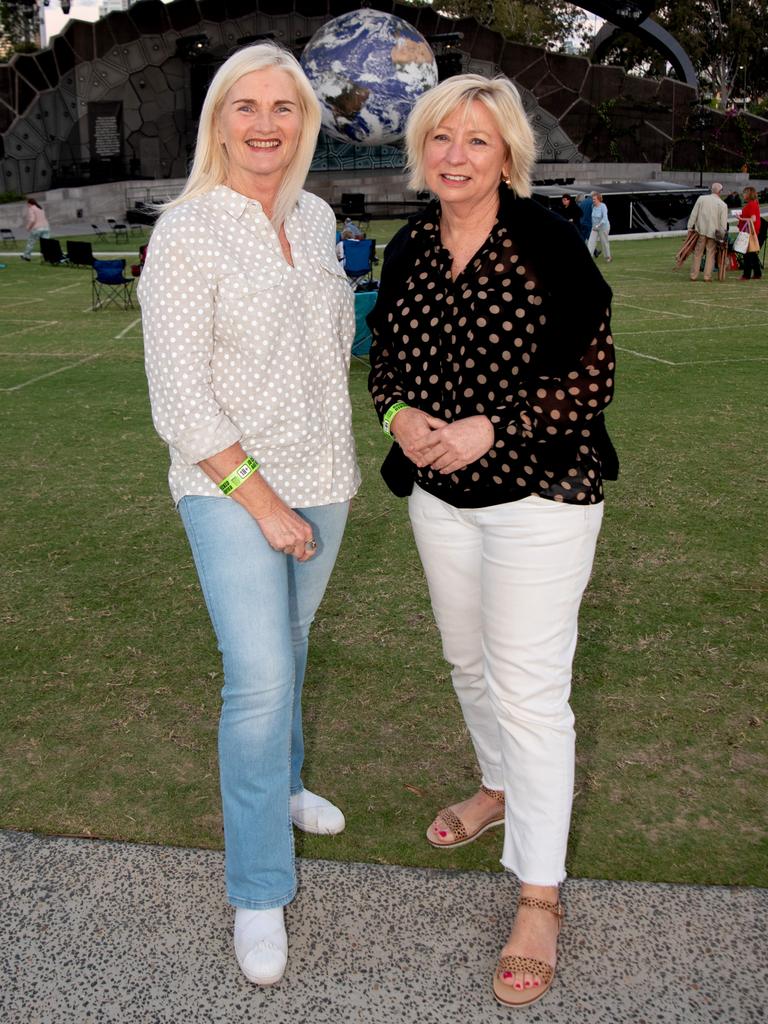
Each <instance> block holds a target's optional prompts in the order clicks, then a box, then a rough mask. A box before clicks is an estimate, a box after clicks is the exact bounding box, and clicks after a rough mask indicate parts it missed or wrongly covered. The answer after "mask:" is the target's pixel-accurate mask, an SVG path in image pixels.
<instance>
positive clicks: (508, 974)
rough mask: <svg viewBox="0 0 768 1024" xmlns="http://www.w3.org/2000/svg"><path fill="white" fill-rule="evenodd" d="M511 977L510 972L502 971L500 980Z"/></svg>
mask: <svg viewBox="0 0 768 1024" xmlns="http://www.w3.org/2000/svg"><path fill="white" fill-rule="evenodd" d="M511 977H512V971H504V973H503V974H502V978H511Z"/></svg>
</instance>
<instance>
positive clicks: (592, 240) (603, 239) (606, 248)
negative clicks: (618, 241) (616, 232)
mask: <svg viewBox="0 0 768 1024" xmlns="http://www.w3.org/2000/svg"><path fill="white" fill-rule="evenodd" d="M598 239H600V251H601V252H602V254H603V256H605V258H606V259H607V260H609V259H610V258H611V243H610V242H609V241H608V229H607V228H598V229H597V230H595V228H592V230H591V231H590V232H589V240H588V241H587V248H588V249H589V255H590V256H594V255H595V249H596V248H597V240H598Z"/></svg>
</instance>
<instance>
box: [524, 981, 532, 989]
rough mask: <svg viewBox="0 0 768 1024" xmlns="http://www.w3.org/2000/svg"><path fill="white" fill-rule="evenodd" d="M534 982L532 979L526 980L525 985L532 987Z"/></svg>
mask: <svg viewBox="0 0 768 1024" xmlns="http://www.w3.org/2000/svg"><path fill="white" fill-rule="evenodd" d="M532 984H533V982H532V981H526V983H525V987H526V988H530V987H531V985H532Z"/></svg>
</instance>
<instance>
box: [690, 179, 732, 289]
mask: <svg viewBox="0 0 768 1024" xmlns="http://www.w3.org/2000/svg"><path fill="white" fill-rule="evenodd" d="M722 191H723V186H722V185H721V184H720V182H719V181H713V182H712V185H711V186H710V193H709V195H708V196H699V198H698V199H697V200H696V203H695V205H694V207H693V210H691V216H690V217H689V218H688V230H689V231H697V232H698V234H699V238H698V241H697V242H696V246H695V248H694V250H693V264H692V266H691V280H692V281H695V280H696V278H697V277H698V276H699V269H700V267H701V256H702V253H703V252H704V250H705V249H706V252H707V255H706V259H705V260H704V280H705V281H711V280H712V267H713V266H714V262H715V246H716V245H717V243H718V242H722V241H723V239H724V238H725V236H726V232H727V229H728V207H727V206H726V205H725V203H724V202H723V200H722V199H721V198H720V193H721V192H722Z"/></svg>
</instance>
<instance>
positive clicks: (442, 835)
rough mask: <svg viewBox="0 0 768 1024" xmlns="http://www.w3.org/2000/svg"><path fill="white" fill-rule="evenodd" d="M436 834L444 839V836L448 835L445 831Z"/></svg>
mask: <svg viewBox="0 0 768 1024" xmlns="http://www.w3.org/2000/svg"><path fill="white" fill-rule="evenodd" d="M437 834H438V835H439V836H440V838H441V839H445V837H446V836H447V835H448V833H447V832H438V833H437Z"/></svg>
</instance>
